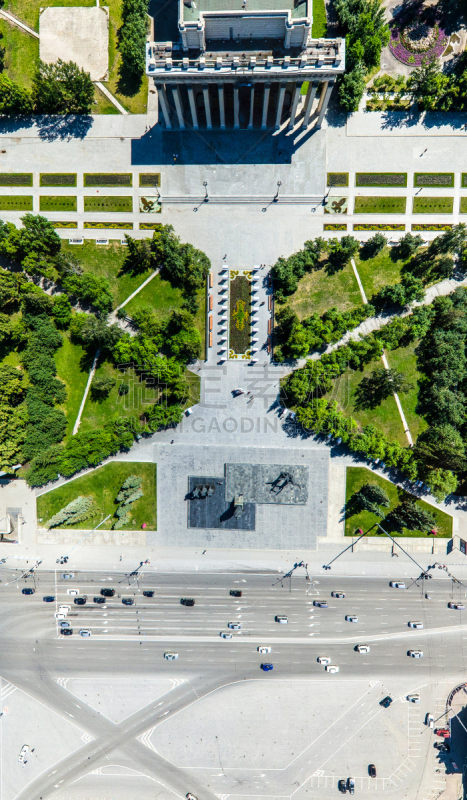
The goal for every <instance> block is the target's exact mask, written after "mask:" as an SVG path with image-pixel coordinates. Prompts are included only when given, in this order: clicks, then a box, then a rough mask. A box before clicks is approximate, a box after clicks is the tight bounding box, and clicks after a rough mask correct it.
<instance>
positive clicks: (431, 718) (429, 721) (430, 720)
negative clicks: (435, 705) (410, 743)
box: [425, 714, 435, 728]
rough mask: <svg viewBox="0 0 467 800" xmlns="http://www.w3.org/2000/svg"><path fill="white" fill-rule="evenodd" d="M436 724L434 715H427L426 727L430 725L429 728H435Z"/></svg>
mask: <svg viewBox="0 0 467 800" xmlns="http://www.w3.org/2000/svg"><path fill="white" fill-rule="evenodd" d="M434 724H435V718H434V716H433V714H427V715H426V717H425V725H428V727H429V728H433V726H434Z"/></svg>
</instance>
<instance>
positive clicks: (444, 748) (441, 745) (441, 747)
mask: <svg viewBox="0 0 467 800" xmlns="http://www.w3.org/2000/svg"><path fill="white" fill-rule="evenodd" d="M433 747H436V749H437V750H438V751H439V752H440V753H450V752H451V748H450V747H449V745H448V743H447V742H435V743H434V745H433Z"/></svg>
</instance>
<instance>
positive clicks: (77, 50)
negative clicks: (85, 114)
mask: <svg viewBox="0 0 467 800" xmlns="http://www.w3.org/2000/svg"><path fill="white" fill-rule="evenodd" d="M39 54H40V57H41V60H42V61H45V62H46V63H47V64H52V63H53V62H54V61H57V59H59V58H61V59H62V61H75V62H76V64H78V66H79V67H82V68H83V69H84V70H86V72H89V74H90V75H91V78H92V80H93V81H102V80H106V78H107V73H108V69H109V13H108V9H107V8H104V7H98V6H96V7H94V8H84V7H83V8H45V9H44V11H43V12H42V13H41V15H40V17H39Z"/></svg>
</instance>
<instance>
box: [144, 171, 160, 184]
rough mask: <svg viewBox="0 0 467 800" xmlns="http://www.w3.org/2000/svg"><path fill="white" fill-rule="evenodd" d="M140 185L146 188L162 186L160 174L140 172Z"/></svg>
mask: <svg viewBox="0 0 467 800" xmlns="http://www.w3.org/2000/svg"><path fill="white" fill-rule="evenodd" d="M139 185H140V186H144V187H148V186H150V187H157V186H160V185H161V174H160V172H140V173H139Z"/></svg>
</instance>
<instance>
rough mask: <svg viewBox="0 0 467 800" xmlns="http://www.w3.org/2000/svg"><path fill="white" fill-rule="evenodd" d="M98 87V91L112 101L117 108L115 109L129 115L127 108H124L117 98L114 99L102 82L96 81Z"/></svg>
mask: <svg viewBox="0 0 467 800" xmlns="http://www.w3.org/2000/svg"><path fill="white" fill-rule="evenodd" d="M96 86H97V88H98V89H100V91H101V92H102V94H104V95H105V96H106V98H107V100H110V102H111V103H112V104H113V105H114V106H115V108H117V109H118V111H119V112H120V114H128V111H127V110H126V108H123V106H122V105H121V103H119V102H118V100H117V98H116V97H114V96H113V94H112V93H111V92H109V90H108V89H107V87H106V86H104V84H103V83H102V82H101V81H96Z"/></svg>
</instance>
